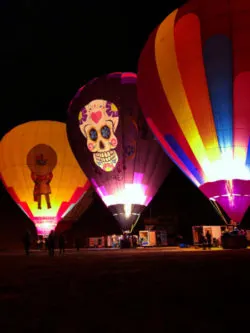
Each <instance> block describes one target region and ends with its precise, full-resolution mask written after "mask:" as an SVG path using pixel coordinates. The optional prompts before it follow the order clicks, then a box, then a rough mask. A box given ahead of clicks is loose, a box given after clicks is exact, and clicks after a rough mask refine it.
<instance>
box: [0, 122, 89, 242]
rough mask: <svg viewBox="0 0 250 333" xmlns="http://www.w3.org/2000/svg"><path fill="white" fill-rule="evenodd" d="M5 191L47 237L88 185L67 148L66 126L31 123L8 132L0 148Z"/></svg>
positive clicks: (0, 170) (49, 123)
mask: <svg viewBox="0 0 250 333" xmlns="http://www.w3.org/2000/svg"><path fill="white" fill-rule="evenodd" d="M0 172H1V179H2V182H3V184H4V185H5V187H6V189H7V191H8V192H9V194H10V195H11V197H12V198H13V200H14V201H15V202H16V203H17V205H18V206H19V207H20V208H21V209H22V210H23V211H24V212H25V214H26V215H27V216H28V217H29V218H30V219H31V220H32V221H33V222H34V224H35V226H36V228H37V233H38V235H43V236H46V235H47V234H48V233H49V232H50V231H51V230H54V229H55V227H56V225H57V223H58V222H59V221H60V220H61V219H63V217H64V216H66V214H68V212H69V211H70V210H71V209H72V208H73V207H74V206H75V205H76V203H77V202H78V201H79V200H81V199H82V197H83V196H84V195H85V193H86V192H87V190H88V189H89V187H90V182H89V181H88V179H87V177H86V176H85V174H84V173H83V171H82V170H81V168H80V167H79V165H78V163H77V161H76V159H75V157H74V155H73V153H72V151H71V148H70V146H69V144H68V139H67V134H66V125H65V124H64V123H61V122H57V121H47V120H46V121H31V122H28V123H24V124H21V125H19V126H17V127H15V128H13V129H12V130H11V131H9V132H8V133H7V134H6V135H5V136H4V137H3V138H2V140H1V145H0Z"/></svg>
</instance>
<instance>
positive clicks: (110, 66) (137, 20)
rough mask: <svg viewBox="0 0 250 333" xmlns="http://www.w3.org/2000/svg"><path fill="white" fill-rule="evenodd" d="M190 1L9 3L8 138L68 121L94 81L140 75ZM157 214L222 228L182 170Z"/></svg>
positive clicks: (5, 29) (5, 14)
mask: <svg viewBox="0 0 250 333" xmlns="http://www.w3.org/2000/svg"><path fill="white" fill-rule="evenodd" d="M184 2H185V1H181V0H175V1H174V0H172V1H170V0H168V1H167V2H166V1H158V0H154V1H152V2H148V4H146V3H145V2H144V4H143V6H142V7H140V6H138V4H137V3H136V2H135V1H101V0H98V1H97V0H91V1H83V0H81V1H76V0H71V1H65V2H63V1H62V2H61V1H51V0H43V1H41V0H36V1H31V0H26V1H24V0H23V1H11V0H8V1H7V0H5V1H1V2H0V12H1V23H2V29H1V32H2V36H1V41H2V43H1V56H2V68H1V78H2V80H1V81H2V82H3V87H2V90H1V92H2V96H1V115H2V119H1V122H0V136H1V137H2V136H3V135H4V134H5V133H6V132H7V131H9V130H10V129H11V128H13V127H15V126H16V125H18V124H20V123H23V122H26V121H30V120H40V119H51V120H58V121H66V111H67V107H68V104H69V102H70V100H71V99H72V97H73V96H74V94H75V93H76V91H77V89H78V88H79V87H80V86H82V85H83V84H85V83H86V82H87V81H89V80H90V79H92V78H93V77H97V76H100V75H103V74H106V73H110V72H114V71H132V72H136V71H137V61H138V58H139V54H140V51H141V49H142V48H143V45H144V44H145V42H146V40H147V38H148V36H149V34H150V32H151V31H152V30H153V29H154V28H155V27H156V26H157V25H158V24H159V23H161V21H162V20H163V19H164V18H165V17H166V16H167V15H168V13H170V12H171V11H172V10H174V9H175V8H177V7H179V6H180V5H182V4H183V3H184ZM5 195H7V194H6V193H5V191H3V190H2V196H5ZM6 200H7V201H8V199H6ZM1 202H6V201H5V200H3V199H2V200H1ZM151 208H152V209H151V213H152V214H153V215H158V214H163V215H164V214H166V215H167V214H169V212H170V213H171V214H172V213H173V212H174V214H177V215H178V216H179V218H180V220H181V221H183V222H182V223H188V224H198V223H202V222H203V221H205V223H210V224H219V223H221V220H220V218H218V217H217V215H216V214H215V211H214V208H213V207H212V206H211V204H210V203H209V202H208V200H207V199H206V198H205V197H204V196H203V195H202V194H201V193H200V192H199V190H198V189H196V188H195V186H194V185H193V184H191V182H190V181H189V180H188V179H187V178H186V177H185V176H184V175H183V174H182V173H181V172H180V171H179V170H178V169H177V168H176V167H174V169H173V171H172V172H171V174H170V176H169V177H168V179H166V181H165V183H164V184H163V186H162V188H161V189H160V191H159V193H158V194H157V196H156V198H155V199H154V200H153V202H152V205H151ZM168 209H169V211H168ZM148 211H149V210H147V211H146V214H147V212H148ZM20 214H22V213H21V211H20ZM187 221H188V222H187Z"/></svg>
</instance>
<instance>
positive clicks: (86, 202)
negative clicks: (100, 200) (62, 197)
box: [55, 187, 94, 234]
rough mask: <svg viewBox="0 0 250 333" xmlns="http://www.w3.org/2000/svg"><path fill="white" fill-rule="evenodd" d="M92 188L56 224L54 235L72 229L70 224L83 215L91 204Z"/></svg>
mask: <svg viewBox="0 0 250 333" xmlns="http://www.w3.org/2000/svg"><path fill="white" fill-rule="evenodd" d="M93 191H94V190H93V188H92V187H90V188H89V189H88V191H87V192H86V193H85V194H84V196H83V197H82V198H81V199H80V200H79V201H78V202H77V204H76V205H75V206H74V207H73V208H72V209H71V210H70V211H69V212H68V213H67V214H66V215H64V217H63V219H62V220H61V221H60V222H59V223H58V224H57V227H56V230H55V231H56V233H58V234H60V233H62V232H64V231H66V230H68V229H70V228H71V227H72V224H73V223H74V222H76V221H78V219H79V218H80V217H81V216H82V215H83V214H84V212H85V211H86V210H87V209H88V208H89V206H90V205H91V204H92V202H93Z"/></svg>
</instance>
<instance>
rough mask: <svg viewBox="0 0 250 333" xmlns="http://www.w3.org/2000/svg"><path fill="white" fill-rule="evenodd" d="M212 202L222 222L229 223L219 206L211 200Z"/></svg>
mask: <svg viewBox="0 0 250 333" xmlns="http://www.w3.org/2000/svg"><path fill="white" fill-rule="evenodd" d="M210 202H211V203H212V205H213V207H214V208H215V210H216V212H217V213H218V214H219V216H220V217H221V218H222V220H223V221H224V222H225V224H228V223H227V220H226V218H225V216H224V215H223V214H222V212H221V210H220V208H219V206H218V205H217V203H216V202H215V201H214V200H210Z"/></svg>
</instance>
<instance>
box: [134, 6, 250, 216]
mask: <svg viewBox="0 0 250 333" xmlns="http://www.w3.org/2000/svg"><path fill="white" fill-rule="evenodd" d="M138 94H139V101H140V104H141V107H142V110H143V112H144V114H145V116H146V119H147V121H148V124H149V125H150V127H151V129H152V130H153V132H154V134H155V135H156V136H157V138H158V140H159V141H160V143H161V144H162V146H163V147H164V149H165V151H166V152H167V154H168V155H169V156H170V157H171V159H172V160H173V161H174V162H175V163H176V164H177V165H178V166H179V167H180V169H181V170H182V171H183V172H184V173H185V174H186V175H187V176H188V177H189V178H190V179H191V180H192V181H193V182H194V183H195V184H196V185H197V186H198V187H199V188H200V190H201V191H202V192H203V193H204V194H205V195H206V196H207V197H208V198H209V199H211V200H214V201H217V202H218V203H219V204H220V205H221V206H222V207H223V209H224V210H225V212H226V213H227V214H228V215H229V216H230V217H231V219H233V220H234V221H236V222H240V221H241V219H242V217H243V215H244V213H245V212H246V210H247V209H248V207H249V205H250V140H249V137H250V1H249V0H230V1H228V0H202V1H200V0H191V1H189V2H188V3H187V4H186V5H184V6H183V7H181V8H179V9H177V10H175V11H174V12H172V13H171V14H170V15H169V16H167V18H166V19H165V20H164V21H163V22H162V23H161V24H160V25H159V26H158V27H157V28H156V29H155V31H154V32H153V33H152V34H151V36H150V37H149V40H148V41H147V43H146V45H145V47H144V49H143V51H142V53H141V56H140V60H139V71H138Z"/></svg>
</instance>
